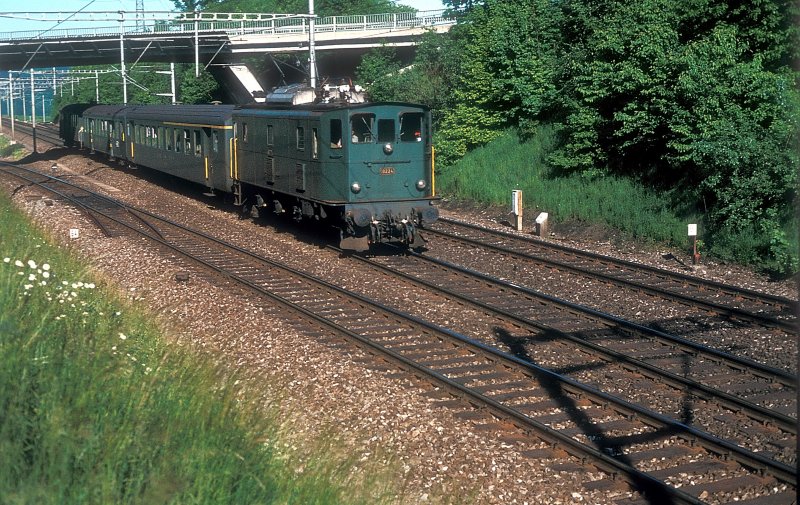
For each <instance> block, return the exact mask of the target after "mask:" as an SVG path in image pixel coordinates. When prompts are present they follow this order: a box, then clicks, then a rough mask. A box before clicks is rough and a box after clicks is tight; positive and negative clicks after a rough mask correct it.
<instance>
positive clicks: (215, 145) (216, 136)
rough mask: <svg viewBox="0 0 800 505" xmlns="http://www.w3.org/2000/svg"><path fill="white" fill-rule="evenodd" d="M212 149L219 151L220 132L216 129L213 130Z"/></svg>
mask: <svg viewBox="0 0 800 505" xmlns="http://www.w3.org/2000/svg"><path fill="white" fill-rule="evenodd" d="M211 150H212V151H214V152H215V153H216V152H219V132H218V131H217V130H214V131H212V132H211Z"/></svg>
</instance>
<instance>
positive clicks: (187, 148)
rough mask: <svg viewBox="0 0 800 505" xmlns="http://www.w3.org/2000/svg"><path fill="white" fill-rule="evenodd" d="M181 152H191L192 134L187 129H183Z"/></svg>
mask: <svg viewBox="0 0 800 505" xmlns="http://www.w3.org/2000/svg"><path fill="white" fill-rule="evenodd" d="M183 154H192V136H191V135H190V134H189V130H183Z"/></svg>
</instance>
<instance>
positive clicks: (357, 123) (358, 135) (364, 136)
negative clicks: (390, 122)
mask: <svg viewBox="0 0 800 505" xmlns="http://www.w3.org/2000/svg"><path fill="white" fill-rule="evenodd" d="M374 121H375V114H353V115H352V116H350V130H351V132H352V137H351V140H352V142H353V144H365V143H369V142H372V138H373V137H374V135H373V134H372V123H373V122H374Z"/></svg>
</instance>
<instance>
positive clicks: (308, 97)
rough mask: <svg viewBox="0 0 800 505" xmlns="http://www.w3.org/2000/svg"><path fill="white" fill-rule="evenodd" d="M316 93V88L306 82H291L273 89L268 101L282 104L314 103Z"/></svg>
mask: <svg viewBox="0 0 800 505" xmlns="http://www.w3.org/2000/svg"><path fill="white" fill-rule="evenodd" d="M315 99H316V93H314V88H310V87H308V86H306V85H305V84H290V85H288V86H280V87H278V88H275V89H273V90H272V91H270V92H269V93H267V96H266V103H268V104H280V105H300V104H304V103H314V101H315Z"/></svg>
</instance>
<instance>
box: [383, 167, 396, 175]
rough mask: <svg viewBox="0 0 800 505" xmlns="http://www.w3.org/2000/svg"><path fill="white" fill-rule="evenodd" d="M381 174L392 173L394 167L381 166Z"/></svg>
mask: <svg viewBox="0 0 800 505" xmlns="http://www.w3.org/2000/svg"><path fill="white" fill-rule="evenodd" d="M381 175H394V167H382V168H381Z"/></svg>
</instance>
